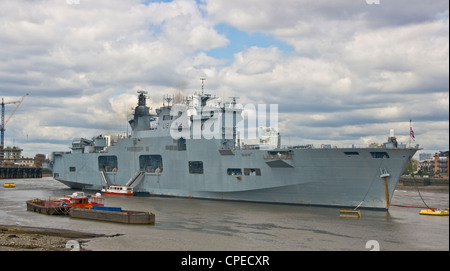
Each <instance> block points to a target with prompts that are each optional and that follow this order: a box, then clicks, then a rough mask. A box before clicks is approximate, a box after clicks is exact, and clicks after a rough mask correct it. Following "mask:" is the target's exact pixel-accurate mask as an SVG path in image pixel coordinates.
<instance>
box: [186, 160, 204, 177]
mask: <svg viewBox="0 0 450 271" xmlns="http://www.w3.org/2000/svg"><path fill="white" fill-rule="evenodd" d="M189 173H191V174H203V162H202V161H189Z"/></svg>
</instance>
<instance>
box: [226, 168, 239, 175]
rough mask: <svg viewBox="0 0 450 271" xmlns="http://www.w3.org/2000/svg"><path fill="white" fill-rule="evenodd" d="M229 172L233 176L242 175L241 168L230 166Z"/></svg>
mask: <svg viewBox="0 0 450 271" xmlns="http://www.w3.org/2000/svg"><path fill="white" fill-rule="evenodd" d="M227 174H228V175H231V176H236V175H237V176H240V175H242V170H241V169H240V168H229V169H227Z"/></svg>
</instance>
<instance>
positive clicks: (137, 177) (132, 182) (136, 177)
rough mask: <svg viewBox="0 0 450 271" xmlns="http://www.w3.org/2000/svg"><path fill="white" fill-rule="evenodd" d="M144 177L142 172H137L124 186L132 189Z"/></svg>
mask: <svg viewBox="0 0 450 271" xmlns="http://www.w3.org/2000/svg"><path fill="white" fill-rule="evenodd" d="M144 176H145V172H144V171H138V172H136V173H135V174H134V176H133V177H131V179H130V180H129V181H128V182H127V183H126V184H125V185H126V186H131V187H133V188H134V187H136V186H137V185H138V184H139V183H140V182H141V181H142V180H143V179H144Z"/></svg>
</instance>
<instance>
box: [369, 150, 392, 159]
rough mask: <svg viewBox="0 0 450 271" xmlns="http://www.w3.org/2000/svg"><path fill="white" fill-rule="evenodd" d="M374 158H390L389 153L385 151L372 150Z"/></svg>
mask: <svg viewBox="0 0 450 271" xmlns="http://www.w3.org/2000/svg"><path fill="white" fill-rule="evenodd" d="M370 154H371V155H372V157H373V158H389V154H388V153H387V152H385V151H374V152H370Z"/></svg>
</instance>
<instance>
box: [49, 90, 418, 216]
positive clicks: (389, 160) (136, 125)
mask: <svg viewBox="0 0 450 271" xmlns="http://www.w3.org/2000/svg"><path fill="white" fill-rule="evenodd" d="M147 99H148V97H147V92H144V91H138V104H137V106H136V107H135V109H134V115H133V117H132V119H131V120H130V121H129V125H130V127H131V133H130V134H129V135H127V136H122V137H111V136H104V135H99V136H96V137H94V138H92V139H86V138H75V139H74V140H73V142H72V146H71V151H70V152H53V153H52V155H51V160H50V163H49V167H50V168H51V170H52V171H53V178H54V179H55V180H57V181H59V182H61V183H63V184H65V185H67V186H69V187H70V188H72V189H88V190H101V189H102V188H103V187H105V186H108V185H111V184H117V185H127V186H131V187H133V188H134V190H135V191H139V192H142V193H146V194H148V195H150V196H173V197H187V198H201V199H215V200H233V201H249V202H263V203H280V204H298V205H312V206H333V207H347V208H349V207H351V208H369V209H380V210H387V209H388V208H389V202H390V199H391V198H392V196H393V193H394V190H395V187H396V185H397V183H398V180H399V178H400V176H401V174H402V172H403V170H404V169H405V167H406V166H407V164H408V162H409V160H410V159H411V157H412V156H413V155H414V154H415V153H416V151H417V150H418V147H414V148H411V147H406V146H405V145H400V144H397V142H396V139H395V137H393V136H392V135H391V137H388V142H387V143H386V144H383V145H382V147H376V148H374V147H366V148H354V147H352V148H336V147H329V146H323V147H320V148H315V147H313V146H310V145H308V146H296V147H283V148H282V147H281V146H280V139H279V134H278V135H277V136H278V144H275V146H273V147H269V148H265V147H264V146H263V145H262V144H251V145H244V144H242V143H241V142H240V141H241V139H240V134H239V132H238V131H237V130H238V129H237V128H238V126H239V125H238V123H239V122H240V121H241V120H242V118H243V111H244V110H243V108H242V106H241V107H239V106H238V104H237V103H236V100H232V101H231V102H222V100H221V99H220V98H217V97H213V96H211V95H210V94H204V93H203V90H202V92H201V93H198V94H197V93H196V94H194V95H193V96H191V97H189V98H186V99H185V100H183V101H181V102H179V103H173V101H172V104H170V99H167V104H166V103H165V104H163V106H162V107H160V108H157V109H156V110H155V113H150V108H149V107H148V106H147V104H146V100H147ZM208 124H209V126H208ZM205 125H206V126H208V127H206V128H205ZM213 130H214V131H213ZM213 133H214V134H213ZM399 145H400V146H399Z"/></svg>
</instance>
